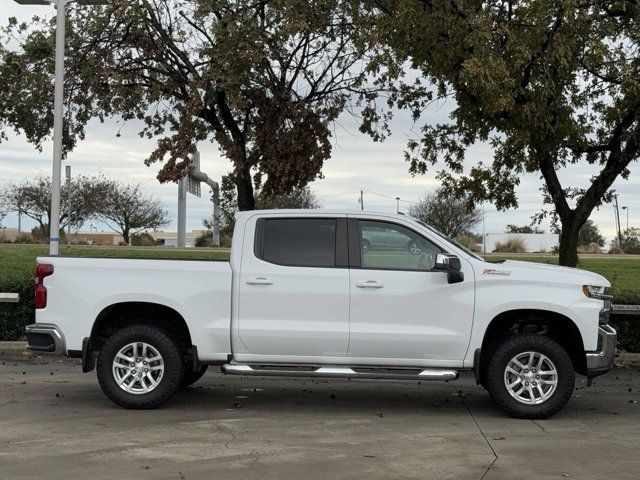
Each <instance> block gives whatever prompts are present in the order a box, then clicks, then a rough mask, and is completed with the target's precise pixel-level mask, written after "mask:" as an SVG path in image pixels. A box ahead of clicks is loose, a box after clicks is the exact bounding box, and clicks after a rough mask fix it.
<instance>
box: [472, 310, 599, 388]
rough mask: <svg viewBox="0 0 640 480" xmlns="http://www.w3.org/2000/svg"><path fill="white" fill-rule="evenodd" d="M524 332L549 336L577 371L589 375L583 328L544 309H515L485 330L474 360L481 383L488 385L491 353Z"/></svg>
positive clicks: (503, 313)
mask: <svg viewBox="0 0 640 480" xmlns="http://www.w3.org/2000/svg"><path fill="white" fill-rule="evenodd" d="M520 333H537V334H540V335H545V336H548V337H549V338H551V339H553V340H554V341H556V342H557V343H558V344H560V346H562V347H563V348H564V349H565V351H566V352H567V353H568V354H569V356H570V357H571V361H572V362H573V365H574V368H575V370H576V372H577V373H580V374H581V375H585V374H586V368H587V365H586V355H585V351H584V342H583V338H582V334H581V333H580V329H579V328H578V326H577V325H576V324H575V322H574V321H573V320H572V319H570V318H569V317H567V316H566V315H563V314H561V313H558V312H554V311H550V310H543V309H514V310H508V311H504V312H501V313H500V314H498V315H496V316H495V317H494V318H493V319H492V320H491V322H489V325H488V326H487V329H486V330H485V333H484V337H483V339H482V345H481V348H480V350H479V351H478V352H477V353H476V355H475V359H474V372H475V375H476V380H477V381H478V383H480V384H482V385H484V384H485V383H486V372H487V366H488V363H489V360H490V358H491V354H492V353H493V352H494V351H495V349H496V348H497V346H498V345H500V343H501V341H503V340H504V339H505V338H507V337H509V336H512V335H517V334H520Z"/></svg>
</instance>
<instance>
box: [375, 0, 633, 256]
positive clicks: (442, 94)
mask: <svg viewBox="0 0 640 480" xmlns="http://www.w3.org/2000/svg"><path fill="white" fill-rule="evenodd" d="M366 4H367V5H369V6H370V12H371V15H373V16H375V17H376V18H377V29H378V32H379V35H378V36H379V38H380V39H381V41H384V42H389V43H390V44H391V45H392V46H393V48H394V50H395V52H396V55H397V57H398V59H399V61H400V62H402V61H408V62H410V64H411V65H412V66H413V67H415V68H416V69H419V70H420V71H421V72H422V74H423V75H424V76H425V77H426V78H427V79H429V80H430V81H431V82H432V85H433V90H432V92H430V95H431V96H432V97H433V98H434V99H437V100H440V101H445V100H449V101H453V102H454V103H453V105H454V106H453V110H452V112H451V115H450V121H448V122H444V123H438V124H433V123H425V124H424V125H423V126H422V129H421V135H420V136H419V138H416V139H414V140H411V141H410V142H409V146H408V147H409V148H408V152H407V159H408V160H409V161H410V171H411V172H412V173H415V174H422V173H425V172H426V171H427V169H428V168H431V167H432V166H434V165H436V164H437V163H438V162H443V164H444V166H445V168H443V169H441V170H440V172H439V173H438V178H439V179H440V180H442V182H443V184H444V186H445V188H446V189H447V190H448V191H450V192H453V193H456V194H462V193H465V194H466V193H469V194H470V195H471V197H472V199H473V200H474V201H486V200H488V201H491V202H493V203H494V204H495V205H496V206H497V207H498V208H499V209H506V208H511V207H517V205H518V200H517V195H516V189H517V187H518V185H519V184H520V181H521V178H522V176H523V175H524V174H525V173H538V174H539V175H540V178H541V180H542V186H541V189H542V190H543V195H544V199H545V201H546V202H548V203H549V204H550V205H551V211H552V213H553V214H554V215H557V216H558V218H559V220H560V222H561V224H562V231H561V236H560V263H561V264H563V265H575V264H576V262H577V253H576V249H577V242H578V232H579V231H580V228H581V227H582V225H583V224H584V223H585V222H586V221H587V219H588V218H589V215H590V214H591V212H592V211H593V209H594V208H595V207H597V206H598V205H600V204H601V203H602V202H603V201H607V200H609V198H610V193H611V192H610V188H611V186H612V184H613V182H614V180H615V179H616V178H618V177H619V176H621V177H623V178H626V177H627V176H628V175H629V173H630V170H629V169H630V166H631V163H632V162H634V161H635V160H637V159H638V156H639V154H640V25H639V20H640V7H639V5H638V2H637V1H635V0H604V1H602V0H585V1H581V2H576V1H575V0H536V1H535V2H533V1H532V2H512V1H510V0H495V1H489V2H486V1H480V0H473V1H467V2H460V1H457V0H432V1H428V2H427V1H417V0H394V1H391V0H376V1H372V2H366ZM430 98H431V97H430ZM482 141H489V142H490V143H491V145H492V147H493V158H492V159H491V160H490V161H471V160H470V159H468V158H467V157H466V155H465V154H466V150H467V148H468V147H469V146H471V145H473V144H475V143H476V142H482ZM576 164H579V165H581V166H586V167H590V169H591V171H592V173H593V175H592V177H591V178H590V179H589V180H588V181H587V182H585V184H584V185H582V186H576V185H567V184H563V182H562V180H561V178H562V175H561V173H559V172H560V171H561V170H563V169H565V168H570V167H571V166H572V165H576ZM543 213H544V212H543Z"/></svg>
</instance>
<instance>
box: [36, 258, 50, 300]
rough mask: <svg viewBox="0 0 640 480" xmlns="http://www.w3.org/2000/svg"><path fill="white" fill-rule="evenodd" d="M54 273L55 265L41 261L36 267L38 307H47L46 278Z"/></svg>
mask: <svg viewBox="0 0 640 480" xmlns="http://www.w3.org/2000/svg"><path fill="white" fill-rule="evenodd" d="M51 275H53V265H50V264H48V263H39V264H38V266H37V267H36V298H35V300H36V308H46V306H47V289H46V288H45V286H44V279H45V278H46V277H49V276H51Z"/></svg>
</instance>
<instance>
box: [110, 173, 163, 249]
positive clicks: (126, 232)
mask: <svg viewBox="0 0 640 480" xmlns="http://www.w3.org/2000/svg"><path fill="white" fill-rule="evenodd" d="M98 218H99V219H100V220H102V221H103V222H104V223H105V224H107V225H108V226H109V228H111V229H112V230H113V231H114V232H117V233H119V234H120V235H122V239H123V240H124V242H125V243H126V244H127V245H128V244H129V243H130V241H131V236H132V235H135V234H136V233H138V232H140V231H142V230H146V229H153V230H156V229H158V228H160V227H164V226H165V225H168V224H169V217H168V214H167V212H166V210H165V209H164V207H163V205H162V203H160V201H159V200H157V199H155V198H153V197H152V196H151V195H148V194H145V193H144V192H143V191H142V187H141V186H140V184H135V185H132V184H127V183H123V182H116V181H112V182H110V184H109V188H108V190H107V193H106V195H105V199H104V202H103V203H102V206H101V208H100V209H99V211H98Z"/></svg>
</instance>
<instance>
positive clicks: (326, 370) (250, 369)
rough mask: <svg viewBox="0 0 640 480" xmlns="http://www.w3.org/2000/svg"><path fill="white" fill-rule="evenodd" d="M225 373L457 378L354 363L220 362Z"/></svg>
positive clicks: (433, 371) (435, 372) (444, 372)
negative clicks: (265, 363) (349, 365)
mask: <svg viewBox="0 0 640 480" xmlns="http://www.w3.org/2000/svg"><path fill="white" fill-rule="evenodd" d="M222 373H226V374H228V375H248V376H260V377H263V376H264V377H267V376H276V377H324V378H371V379H376V378H378V379H390V380H434V381H449V380H455V379H457V378H458V372H457V371H456V370H442V369H424V370H422V369H417V370H416V369H405V368H365V367H362V368H357V367H295V366H274V365H239V364H235V363H230V364H227V365H223V366H222Z"/></svg>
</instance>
